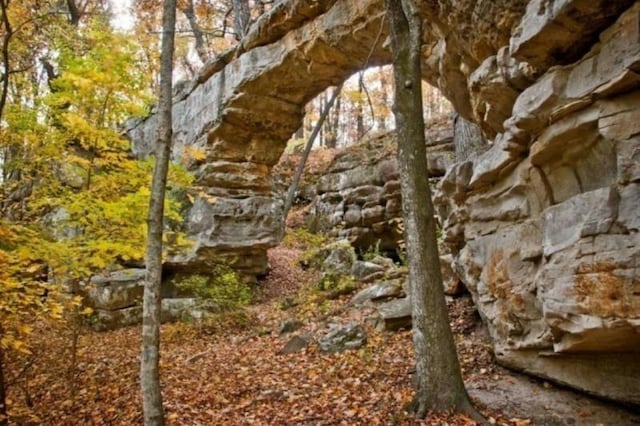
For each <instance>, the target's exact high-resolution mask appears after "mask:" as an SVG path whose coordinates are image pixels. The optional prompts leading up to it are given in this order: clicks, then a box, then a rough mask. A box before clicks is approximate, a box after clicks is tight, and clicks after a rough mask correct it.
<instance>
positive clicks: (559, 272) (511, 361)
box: [438, 1, 640, 404]
mask: <svg viewBox="0 0 640 426" xmlns="http://www.w3.org/2000/svg"><path fill="white" fill-rule="evenodd" d="M632 3H633V2H619V3H618V2H616V5H615V6H614V5H613V4H610V3H607V4H606V6H605V5H604V3H603V2H582V1H556V2H542V1H531V2H529V5H528V6H527V10H526V13H525V15H524V16H523V17H522V19H521V21H520V23H519V24H518V26H517V27H516V30H515V31H514V33H513V34H512V37H511V38H510V41H509V44H508V49H510V51H511V52H512V54H510V56H511V58H512V59H513V60H514V61H516V62H518V61H520V62H524V61H526V63H527V66H530V67H531V68H532V70H534V72H533V73H531V74H530V78H531V83H530V84H528V85H527V87H524V85H523V86H522V87H520V89H519V90H518V91H517V93H516V95H517V96H515V97H508V99H509V102H510V103H512V108H507V109H505V111H509V116H508V117H506V119H504V120H502V127H503V128H502V129H500V127H499V126H494V125H492V124H491V121H490V120H489V121H487V122H486V123H485V125H490V126H491V127H492V128H493V130H495V131H496V132H497V133H496V136H495V139H494V143H493V146H492V148H491V149H490V150H489V151H487V152H486V153H485V154H483V155H481V156H480V157H478V158H476V159H473V160H472V161H468V162H466V163H458V164H457V165H456V166H455V167H454V168H453V169H452V170H450V171H449V172H448V174H447V176H446V177H445V178H444V180H443V181H442V185H441V190H442V192H441V194H440V196H439V197H438V204H439V209H440V214H441V216H442V217H443V219H444V235H445V240H446V242H447V244H448V245H449V247H450V249H451V250H452V251H453V253H454V255H455V261H454V263H455V268H456V271H457V272H458V274H459V276H460V277H461V278H462V280H463V282H464V283H465V284H466V286H467V288H468V289H469V290H470V291H471V292H472V294H473V297H474V300H475V302H476V304H477V306H478V309H479V312H480V314H481V316H482V317H483V319H484V320H485V322H486V323H487V324H488V326H489V331H490V333H491V337H492V340H493V343H494V348H495V354H496V357H497V359H498V360H499V361H500V362H502V363H503V364H505V365H508V366H511V367H514V368H517V369H521V370H523V371H526V372H529V373H532V374H536V375H540V376H543V377H547V378H551V379H553V380H556V381H558V382H561V383H564V384H568V385H570V386H574V387H576V388H579V389H583V390H585V391H587V392H590V393H593V394H597V395H601V396H605V397H608V398H612V399H617V400H620V401H625V402H629V403H634V404H640V280H639V272H640V269H638V265H639V264H640V263H639V262H640V233H639V232H638V231H639V226H638V224H639V220H638V217H640V215H639V214H638V212H639V211H640V210H638V208H639V207H640V192H639V191H638V181H639V180H640V173H639V170H640V168H639V164H640V162H639V161H638V160H639V159H640V157H639V156H638V153H639V152H640V139H639V138H638V135H639V134H640V127H638V123H640V90H638V89H640V80H639V78H638V77H639V75H638V74H637V71H638V70H639V69H640V42H639V40H640V19H639V17H640V4H639V3H637V2H636V3H635V4H633V6H631V7H629V6H630V5H631V4H632ZM627 8H628V10H626V11H624V13H622V12H623V10H624V9H627ZM569 28H571V30H569ZM600 30H603V31H602V32H600ZM576 31H579V32H580V31H582V36H581V37H580V38H579V39H578V38H576V35H575V32H576ZM554 49H555V50H554ZM558 49H559V50H558ZM558 52H564V53H563V54H562V55H559V54H558ZM552 65H556V66H552ZM480 92H481V91H480ZM480 92H479V93H480ZM512 98H513V99H512ZM476 112H477V110H476ZM485 121H486V120H485ZM632 206H633V207H632Z"/></svg>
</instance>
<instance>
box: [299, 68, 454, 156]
mask: <svg viewBox="0 0 640 426" xmlns="http://www.w3.org/2000/svg"><path fill="white" fill-rule="evenodd" d="M361 74H362V76H360V73H358V74H355V75H353V76H352V77H351V78H349V79H348V80H347V81H346V82H345V83H344V85H343V88H342V90H341V91H340V93H339V95H338V97H337V99H336V101H335V104H334V105H333V108H332V109H331V110H330V112H329V116H328V117H327V119H326V120H325V122H324V124H323V126H322V128H321V130H320V133H319V134H318V137H317V140H316V143H315V146H316V147H325V148H339V147H345V146H349V145H353V144H355V143H358V142H359V141H360V140H361V139H362V138H363V137H367V136H371V135H373V134H376V133H381V132H386V131H389V130H392V129H394V128H395V121H394V117H393V113H392V111H391V104H392V101H393V84H392V81H393V76H392V72H391V67H390V66H382V67H374V68H370V69H368V70H366V71H364V72H362V73H361ZM334 90H335V88H333V87H330V88H328V89H327V90H325V91H324V92H322V93H320V94H319V95H318V96H317V97H316V98H315V99H313V100H312V101H311V102H309V103H308V104H307V106H306V107H305V112H306V114H305V118H304V123H303V126H302V127H301V128H300V130H298V132H297V133H296V134H295V135H294V140H293V141H292V144H293V145H292V147H291V150H294V151H295V150H298V149H301V145H302V144H303V143H302V142H303V141H306V140H307V139H308V138H309V135H310V134H311V132H312V130H313V128H314V127H315V124H316V123H317V121H318V119H319V117H320V114H321V112H322V111H323V110H324V108H325V106H326V105H327V103H328V102H329V100H330V99H331V97H332V95H333V91H334ZM422 94H423V104H424V118H425V122H426V123H427V125H428V123H429V122H430V121H432V120H437V119H439V118H441V117H448V116H450V115H451V113H452V108H451V104H450V103H449V101H448V100H447V99H446V98H445V97H444V96H443V95H442V94H441V93H440V92H439V91H438V90H437V89H436V88H434V87H432V86H430V85H428V84H427V83H423V91H422Z"/></svg>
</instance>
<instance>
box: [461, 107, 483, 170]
mask: <svg viewBox="0 0 640 426" xmlns="http://www.w3.org/2000/svg"><path fill="white" fill-rule="evenodd" d="M453 123H454V124H453V145H454V146H455V154H456V162H460V161H467V160H469V159H473V158H475V157H477V156H478V155H480V154H482V153H483V152H485V151H486V150H487V149H488V148H489V145H488V144H487V141H486V139H485V138H484V136H482V131H480V127H478V125H476V124H475V123H473V122H471V121H469V120H467V119H465V118H464V117H462V116H461V115H457V114H456V117H455V118H454V120H453Z"/></svg>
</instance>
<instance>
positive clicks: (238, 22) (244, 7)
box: [233, 0, 251, 40]
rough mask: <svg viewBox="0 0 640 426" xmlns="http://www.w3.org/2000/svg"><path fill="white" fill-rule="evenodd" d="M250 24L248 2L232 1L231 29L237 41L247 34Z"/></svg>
mask: <svg viewBox="0 0 640 426" xmlns="http://www.w3.org/2000/svg"><path fill="white" fill-rule="evenodd" d="M250 22H251V12H250V11H249V2H248V1H247V0H233V28H234V30H235V31H236V38H237V39H238V40H241V39H242V37H244V35H245V34H246V33H247V30H248V29H249V23H250Z"/></svg>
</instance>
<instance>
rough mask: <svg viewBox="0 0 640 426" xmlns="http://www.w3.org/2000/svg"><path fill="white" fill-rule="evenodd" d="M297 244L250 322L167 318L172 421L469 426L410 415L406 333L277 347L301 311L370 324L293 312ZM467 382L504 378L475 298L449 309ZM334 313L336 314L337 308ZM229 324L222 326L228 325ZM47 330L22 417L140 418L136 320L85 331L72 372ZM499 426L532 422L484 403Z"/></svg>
mask: <svg viewBox="0 0 640 426" xmlns="http://www.w3.org/2000/svg"><path fill="white" fill-rule="evenodd" d="M298 255H299V251H297V250H295V249H290V248H284V247H282V248H278V249H274V250H272V251H271V253H270V262H271V273H270V275H269V276H268V277H267V279H266V280H265V281H264V282H263V283H262V284H261V289H260V302H259V304H257V305H255V306H252V307H251V309H250V312H251V313H250V315H249V316H248V318H241V319H237V318H236V319H235V320H232V321H231V320H230V324H229V325H228V327H230V329H227V330H222V331H221V330H220V328H219V329H216V330H212V329H208V328H202V327H200V326H197V325H193V324H192V325H186V324H169V325H164V326H163V328H162V360H161V374H162V382H163V398H164V403H165V407H166V416H167V420H168V424H173V425H243V424H256V425H294V424H300V425H411V424H428V425H470V424H474V423H473V422H472V421H471V420H469V419H468V418H466V417H465V416H460V415H448V414H432V415H430V416H429V417H428V418H427V419H425V420H423V421H417V420H415V419H413V418H412V417H410V416H409V415H408V414H407V413H405V411H404V407H405V406H406V405H407V404H408V403H409V402H410V400H411V397H412V374H413V361H412V359H413V358H412V357H413V355H412V345H411V335H410V332H408V331H403V332H399V333H378V332H376V331H374V330H372V329H370V328H369V329H368V330H367V331H368V333H369V339H368V342H367V345H366V347H364V348H362V349H359V350H352V351H347V352H343V353H340V354H332V355H325V354H322V353H320V352H319V350H318V349H317V346H315V345H313V344H312V345H310V346H309V347H307V348H306V349H304V350H302V351H301V352H298V353H294V354H290V355H279V354H278V352H279V350H280V349H281V348H282V347H283V346H284V344H285V343H286V341H287V340H288V338H289V337H290V336H287V335H285V336H281V335H280V334H279V332H278V326H279V324H280V322H281V321H282V320H283V319H287V318H292V317H295V318H298V319H302V320H303V321H304V323H305V326H304V327H303V328H302V329H301V330H299V331H298V333H304V332H314V331H317V332H320V331H322V328H323V327H325V326H326V323H327V321H328V320H329V318H337V319H338V320H343V321H348V320H354V321H358V322H361V323H362V322H364V321H363V319H364V318H363V316H364V315H365V314H364V313H362V312H359V311H355V310H352V309H344V308H343V307H344V306H345V305H344V302H345V301H344V300H336V301H326V300H325V301H320V300H317V301H316V302H315V303H312V302H309V303H302V304H300V305H298V306H296V307H293V308H290V309H286V310H284V309H283V306H285V305H286V303H283V300H290V299H291V298H294V297H296V295H299V294H300V293H301V292H302V293H303V294H304V291H305V290H304V289H303V288H304V287H305V285H307V284H308V282H309V281H310V280H312V279H313V273H311V272H307V271H303V270H301V269H300V268H299V267H298V266H297V264H296V262H295V259H296V258H297V256H298ZM450 312H451V318H452V327H453V329H454V331H455V333H456V339H457V342H458V349H459V353H460V359H461V362H462V366H463V373H464V376H465V381H466V384H467V386H468V387H473V386H477V385H479V384H481V383H483V382H486V381H490V380H494V379H497V378H498V375H499V374H501V373H500V370H499V369H497V368H496V367H494V366H493V364H492V362H491V357H490V354H489V352H488V349H487V346H486V345H484V344H483V342H482V338H481V330H480V328H479V327H478V326H477V324H478V322H477V318H476V317H475V313H474V310H473V307H472V305H471V303H470V301H469V300H468V299H467V298H461V299H457V300H456V301H454V302H453V303H451V305H450ZM332 313H335V315H333V316H332V315H331V314H332ZM221 328H222V329H224V327H221ZM56 332H59V330H57V331H56V330H53V329H46V328H43V330H42V331H41V332H40V333H39V334H38V335H37V336H36V337H35V338H36V339H37V343H38V350H37V351H36V355H37V356H36V357H35V358H34V360H33V364H32V365H31V366H30V368H29V369H28V370H26V372H25V374H23V375H22V378H21V379H20V380H19V381H18V382H16V383H13V384H12V386H11V393H10V406H11V409H12V414H14V415H16V416H19V417H14V420H15V421H17V422H18V423H23V424H52V425H102V424H106V425H133V424H141V423H142V416H141V402H140V397H139V381H138V370H139V349H140V336H139V334H140V330H139V328H138V327H131V328H127V329H122V330H117V331H113V332H106V333H93V332H84V333H83V334H82V335H81V336H80V339H79V342H78V355H77V371H76V374H75V378H73V379H72V377H71V375H70V373H69V371H68V366H69V364H70V351H69V344H70V339H69V337H68V336H69V334H68V333H62V334H57V335H56V334H55V333H56ZM479 408H480V410H481V412H482V413H483V414H484V415H485V416H486V417H487V418H488V419H489V421H490V422H491V423H494V424H515V425H519V426H522V425H528V424H530V422H529V420H526V419H516V418H506V417H505V416H503V415H502V414H501V413H499V412H497V411H495V410H492V409H491V408H489V407H482V406H481V407H479Z"/></svg>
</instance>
